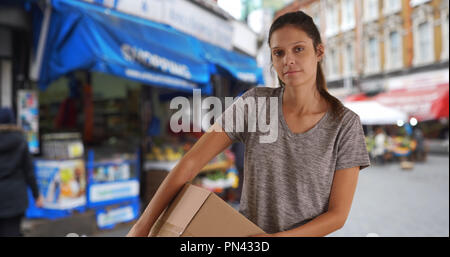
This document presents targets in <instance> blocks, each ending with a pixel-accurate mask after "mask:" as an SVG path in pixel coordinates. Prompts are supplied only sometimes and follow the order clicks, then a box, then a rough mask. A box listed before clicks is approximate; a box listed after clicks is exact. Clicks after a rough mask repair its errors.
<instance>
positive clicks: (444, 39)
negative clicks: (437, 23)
mask: <svg viewBox="0 0 450 257" xmlns="http://www.w3.org/2000/svg"><path fill="white" fill-rule="evenodd" d="M447 4H448V3H447ZM441 17H443V18H441V19H442V25H441V27H442V54H441V59H442V60H448V30H449V28H448V6H447V9H446V10H445V9H444V10H443V11H442V12H441Z"/></svg>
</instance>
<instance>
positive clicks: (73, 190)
mask: <svg viewBox="0 0 450 257" xmlns="http://www.w3.org/2000/svg"><path fill="white" fill-rule="evenodd" d="M35 172H36V180H37V182H38V187H39V191H40V192H41V194H42V195H43V197H44V206H43V208H45V209H54V210H67V209H73V208H76V207H80V206H84V205H86V169H85V165H84V161H83V160H81V159H80V160H55V161H53V160H37V161H36V162H35Z"/></svg>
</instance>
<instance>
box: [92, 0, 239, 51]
mask: <svg viewBox="0 0 450 257" xmlns="http://www.w3.org/2000/svg"><path fill="white" fill-rule="evenodd" d="M85 1H86V2H95V3H99V2H100V4H102V5H103V6H104V7H108V8H115V9H116V10H118V11H120V12H123V13H127V14H131V15H134V16H138V17H141V18H144V19H148V20H153V21H156V22H159V23H165V24H168V25H170V26H172V27H174V28H176V29H178V30H180V31H183V32H185V33H187V34H190V35H192V36H194V37H196V38H198V39H201V40H204V41H206V42H209V43H211V44H214V45H217V46H220V47H223V48H225V49H227V50H231V49H232V48H233V45H232V38H233V26H232V24H231V23H229V22H228V21H227V20H225V19H223V18H221V17H218V16H217V15H215V14H213V13H211V12H209V11H207V10H204V9H202V8H201V7H199V6H198V5H196V4H194V3H191V2H189V1H186V0H164V1H163V0H116V1H115V5H114V3H112V1H107V0H103V1H93V0H85Z"/></svg>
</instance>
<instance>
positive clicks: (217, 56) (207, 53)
mask: <svg viewBox="0 0 450 257" xmlns="http://www.w3.org/2000/svg"><path fill="white" fill-rule="evenodd" d="M200 44H201V45H202V49H203V56H204V58H205V59H206V60H208V62H209V63H211V64H214V65H216V66H218V67H217V68H218V69H217V71H218V72H219V73H220V72H221V71H222V73H223V72H224V71H225V72H227V73H229V74H230V75H231V76H232V77H234V78H235V79H237V80H240V81H244V82H248V83H252V84H264V79H263V74H262V69H261V68H259V67H258V66H257V64H256V61H255V59H253V58H251V57H249V56H246V55H243V54H240V53H236V52H233V51H228V50H226V49H223V48H221V47H218V46H215V45H212V44H209V43H206V42H203V41H202V42H201V43H200ZM213 73H214V72H213Z"/></svg>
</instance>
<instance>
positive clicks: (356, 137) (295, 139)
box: [218, 87, 370, 233]
mask: <svg viewBox="0 0 450 257" xmlns="http://www.w3.org/2000/svg"><path fill="white" fill-rule="evenodd" d="M283 91H284V88H281V87H279V88H269V87H255V88H252V89H250V90H248V91H247V92H245V93H244V94H243V95H242V96H241V97H240V98H238V99H237V100H236V101H235V102H234V103H233V104H232V105H231V106H230V107H228V108H227V109H226V110H225V112H224V113H222V115H221V116H220V117H219V119H218V121H219V124H221V125H222V127H223V128H224V130H225V132H226V133H227V135H228V136H229V137H230V138H231V139H232V140H233V141H241V142H243V143H244V144H245V157H244V158H245V161H244V181H243V189H242V190H243V191H242V195H241V202H240V210H239V211H240V212H241V213H242V214H243V215H244V216H246V217H247V218H248V219H249V220H251V221H252V222H254V223H255V224H256V225H258V226H259V227H260V228H262V229H263V230H264V231H266V232H267V233H275V232H279V231H285V230H289V229H293V228H296V227H298V226H300V225H303V224H305V223H307V222H308V221H310V220H312V219H314V218H315V217H317V216H319V215H321V214H323V213H324V212H326V211H327V209H328V201H329V196H330V192H331V186H332V182H333V176H334V172H335V171H336V170H339V169H345V168H350V167H355V166H359V167H360V169H363V168H366V167H368V166H369V165H370V161H369V155H368V153H367V149H366V143H365V138H364V132H363V129H362V125H361V122H360V118H359V116H358V115H357V114H356V113H354V112H353V111H351V110H350V109H347V108H345V114H344V115H343V118H342V120H341V121H340V122H338V121H336V120H334V119H332V117H331V115H332V114H331V112H330V111H328V112H327V113H326V114H325V115H324V116H323V117H322V118H321V120H320V121H319V122H318V123H317V124H316V125H315V126H314V127H313V128H311V129H310V130H308V131H306V132H304V133H293V132H292V131H291V130H290V129H289V127H288V126H287V124H286V121H285V119H284V117H283V112H282V99H283V98H282V95H283ZM247 97H254V98H255V99H258V98H257V97H265V98H266V99H267V101H266V102H267V104H266V106H268V108H267V110H266V113H265V115H266V116H265V119H266V124H270V119H271V117H272V118H274V117H275V119H274V120H275V121H276V124H275V125H276V126H275V127H276V128H277V134H276V140H272V141H273V142H270V143H262V142H261V138H262V137H261V136H262V135H268V134H269V132H267V130H265V132H266V133H263V132H260V130H259V129H256V131H255V130H252V131H255V132H249V131H248V129H247V128H248V125H249V117H254V116H251V115H250V114H251V113H252V112H256V117H260V115H261V114H264V113H263V112H262V111H259V110H264V109H258V107H256V108H253V109H251V108H249V107H248V105H247V107H244V106H243V105H242V102H241V103H240V104H239V102H240V101H243V100H244V99H247ZM267 97H269V98H267ZM270 97H272V100H273V99H277V100H278V101H277V103H278V104H277V105H278V106H276V105H273V104H272V102H270V101H269V99H270ZM246 102H247V103H248V101H246ZM255 102H258V100H256V101H255ZM271 105H272V106H274V107H276V108H275V109H272V112H273V114H276V116H271V115H269V114H270V113H269V112H270V106H271ZM234 109H236V110H235V113H236V114H235V115H236V117H235V120H234V122H233V124H231V125H230V123H227V121H226V119H225V118H226V117H227V119H229V117H233V110H234ZM243 110H245V111H243ZM249 110H250V112H249ZM230 114H231V116H229V115H230ZM241 115H244V117H245V118H244V119H242V121H244V123H245V125H244V127H245V128H246V129H245V130H244V131H243V132H242V130H238V131H239V132H236V127H237V126H238V125H239V122H240V121H239V120H241V119H240V117H241ZM250 120H255V119H252V118H250ZM262 120H264V118H262ZM256 122H257V123H258V119H256ZM236 124H238V125H236ZM256 127H257V128H258V125H256ZM272 128H273V127H272ZM269 141H270V140H269ZM266 142H267V141H266Z"/></svg>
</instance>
